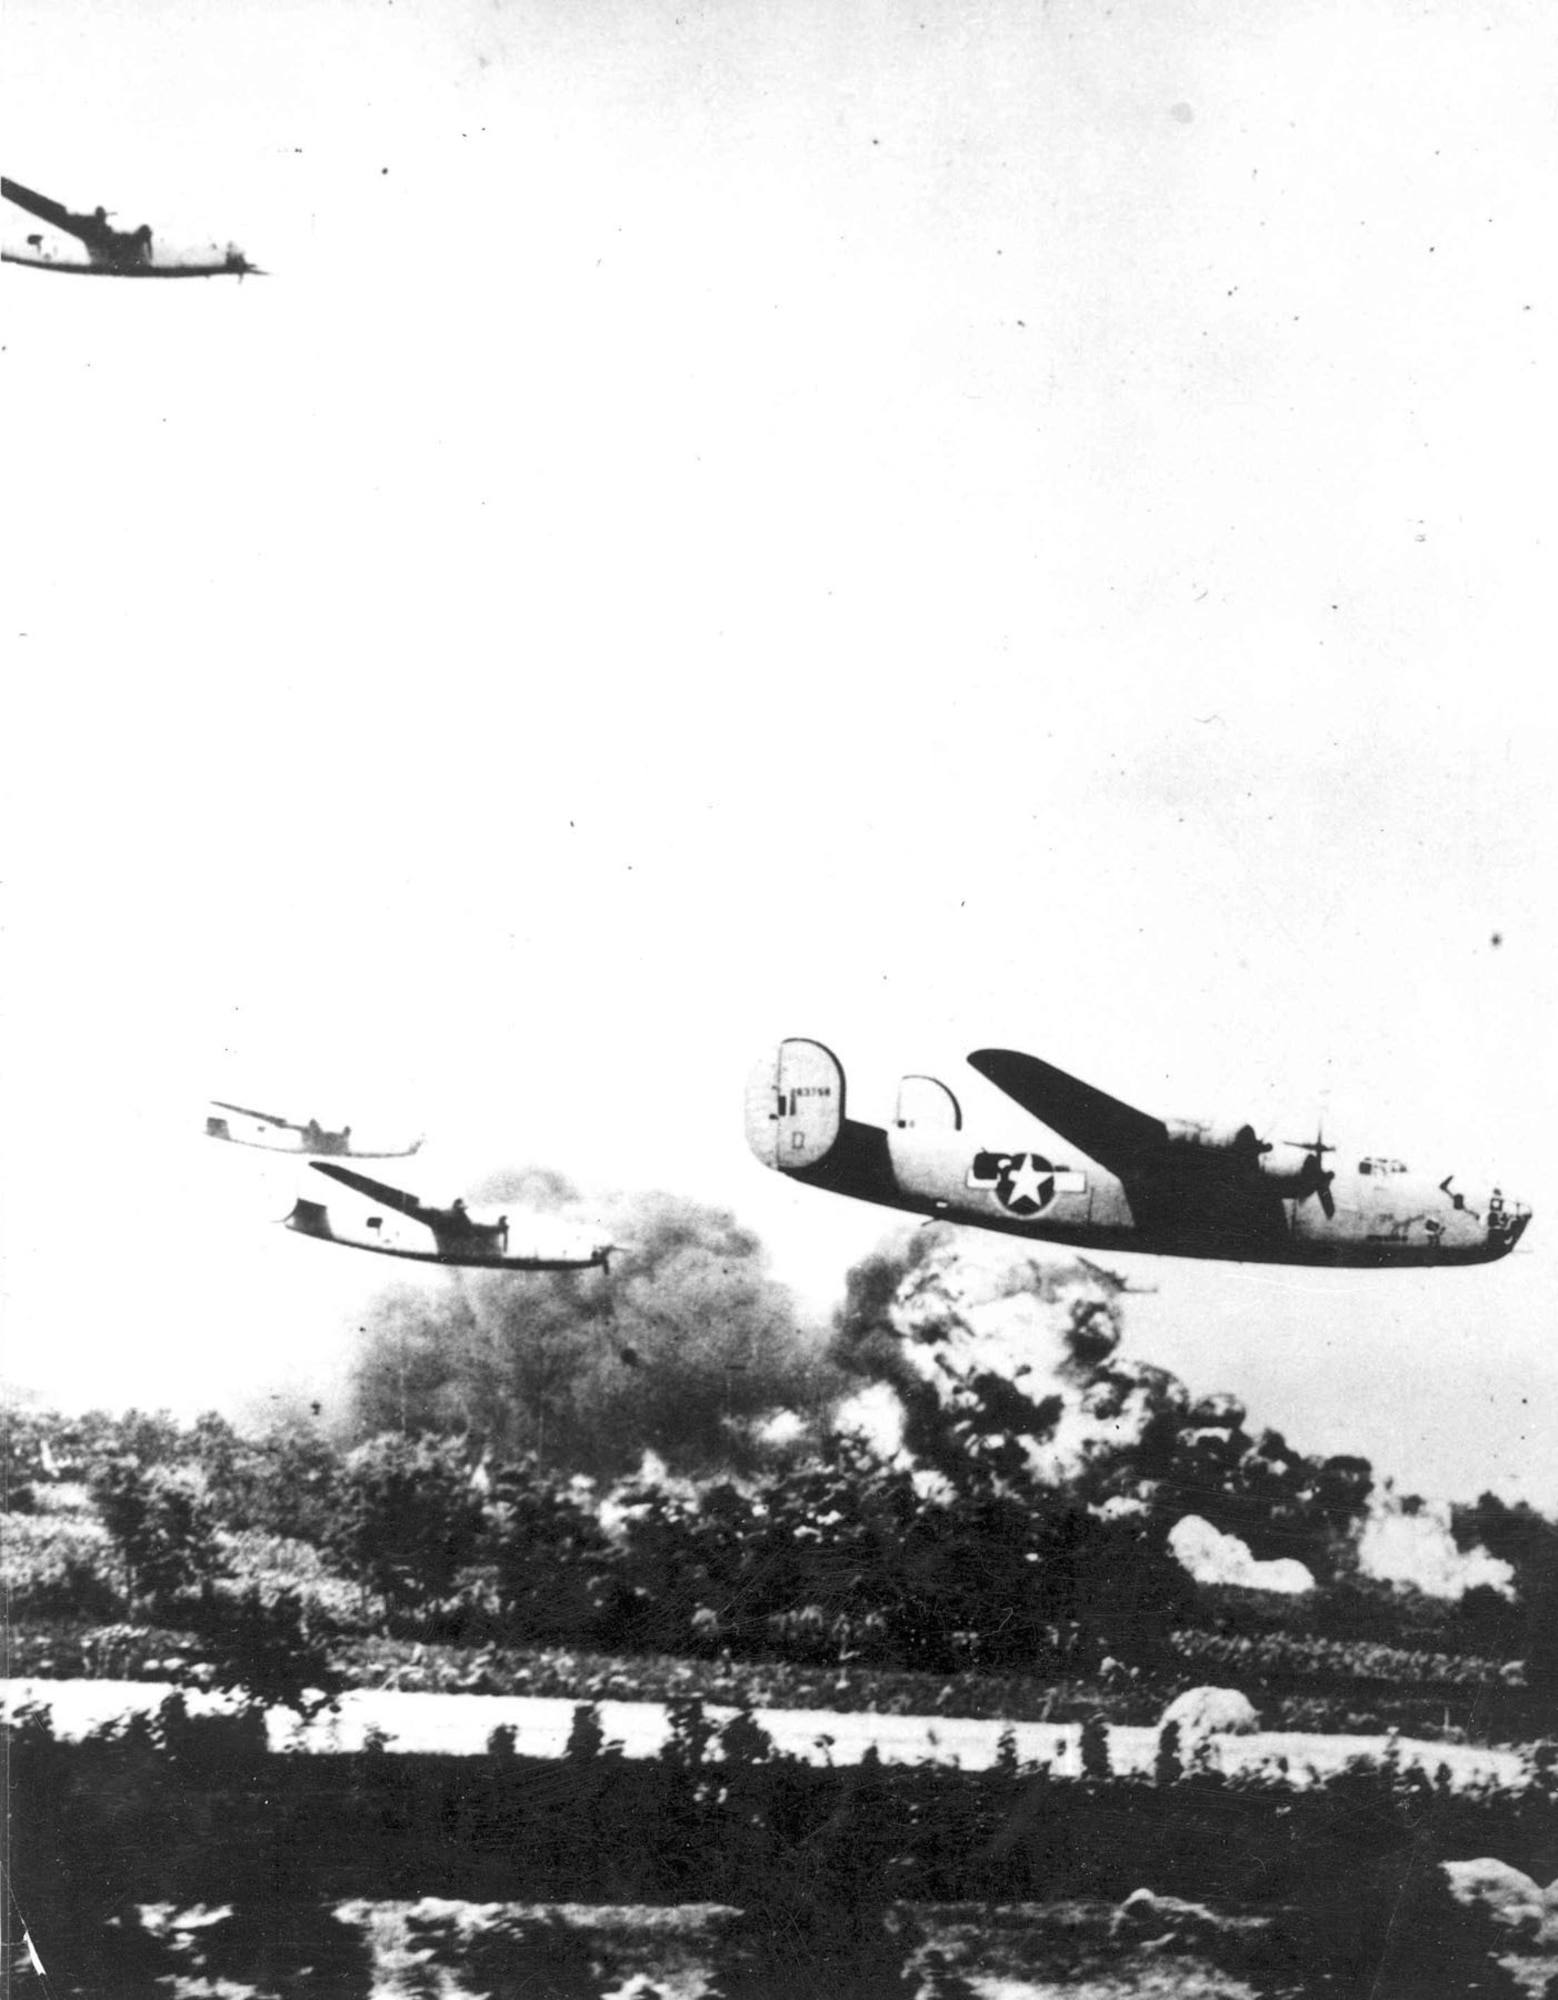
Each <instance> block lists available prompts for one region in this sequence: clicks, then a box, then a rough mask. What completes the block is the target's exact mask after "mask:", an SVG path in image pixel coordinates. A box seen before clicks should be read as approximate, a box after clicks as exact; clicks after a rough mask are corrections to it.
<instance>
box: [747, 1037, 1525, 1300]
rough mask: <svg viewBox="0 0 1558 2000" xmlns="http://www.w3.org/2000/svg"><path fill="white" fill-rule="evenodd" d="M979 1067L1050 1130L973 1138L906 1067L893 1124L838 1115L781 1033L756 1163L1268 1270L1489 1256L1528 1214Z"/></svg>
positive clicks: (760, 1118) (912, 1201)
mask: <svg viewBox="0 0 1558 2000" xmlns="http://www.w3.org/2000/svg"><path fill="white" fill-rule="evenodd" d="M969 1062H970V1063H971V1064H972V1065H973V1067H974V1068H975V1069H976V1070H978V1072H979V1073H980V1075H981V1076H984V1077H986V1078H988V1080H989V1081H990V1082H991V1083H993V1084H994V1085H995V1086H996V1088H997V1089H998V1090H1002V1091H1004V1092H1005V1093H1006V1095H1007V1096H1008V1097H1010V1098H1012V1099H1013V1100H1014V1101H1015V1102H1016V1103H1017V1104H1019V1105H1021V1107H1022V1109H1023V1110H1024V1111H1025V1112H1027V1113H1028V1114H1029V1116H1030V1117H1032V1118H1034V1119H1036V1120H1038V1122H1039V1123H1040V1124H1041V1125H1043V1126H1045V1127H1047V1129H1048V1130H1049V1131H1050V1132H1053V1133H1054V1134H1055V1135H1056V1136H1057V1138H1058V1140H1059V1141H1060V1144H1059V1145H1058V1146H1051V1145H1047V1144H1046V1145H1044V1146H1043V1147H1042V1149H1036V1148H1035V1146H1034V1144H1033V1143H1032V1142H1031V1141H1028V1142H1020V1143H1019V1144H1018V1145H1016V1146H992V1145H989V1144H986V1143H984V1142H983V1141H981V1143H979V1144H974V1143H973V1142H971V1141H970V1140H969V1139H968V1138H966V1137H965V1136H964V1134H963V1114H962V1109H961V1107H960V1106H959V1104H958V1101H957V1099H956V1098H955V1097H954V1096H953V1094H952V1092H951V1091H950V1090H948V1088H947V1087H946V1085H945V1084H944V1083H940V1082H938V1081H937V1080H936V1079H935V1078H934V1077H927V1076H910V1077H905V1078H904V1080H903V1082H902V1083H901V1085H900V1086H899V1095H898V1111H897V1116H896V1118H895V1119H894V1121H893V1125H892V1128H891V1129H890V1130H883V1129H882V1128H881V1127H880V1126H876V1125H863V1124H860V1123H858V1122H857V1121H856V1120H855V1119H853V1118H850V1117H847V1116H846V1115H845V1109H844V1072H843V1070H842V1068H841V1067H840V1065H839V1062H838V1058H837V1057H836V1056H835V1055H834V1054H833V1053H832V1051H831V1050H829V1049H826V1048H824V1047H823V1045H822V1043H821V1042H812V1041H804V1040H793V1041H786V1042H781V1043H780V1044H779V1047H778V1049H777V1050H776V1051H775V1053H774V1054H773V1055H772V1056H770V1057H769V1058H768V1059H767V1060H766V1061H765V1062H764V1063H762V1064H761V1065H760V1066H759V1067H758V1069H756V1070H755V1071H754V1072H753V1075H752V1078H751V1082H750V1084H749V1086H748V1090H747V1139H748V1142H749V1144H750V1145H751V1147H752V1150H753V1152H755V1153H756V1155H757V1157H758V1158H759V1159H760V1160H761V1161H762V1163H763V1165H764V1166H765V1167H773V1168H775V1169H777V1171H779V1172H780V1173H784V1174H788V1175H790V1176H791V1177H792V1178H793V1179H795V1180H799V1181H805V1182H807V1183H809V1184H810V1185H811V1186H813V1187H820V1188H825V1189H826V1190H828V1192H830V1193H832V1194H844V1195H852V1196H853V1197H854V1198H855V1199H856V1200H859V1201H874V1202H881V1203H882V1204H883V1205H884V1206H886V1207H888V1208H902V1209H907V1210H909V1211H910V1213H911V1214H915V1215H926V1216H933V1217H938V1218H941V1219H942V1220H945V1221H947V1222H961V1223H967V1224H971V1225H972V1226H973V1227H975V1228H979V1229H995V1230H1002V1231H1005V1232H1006V1233H1008V1234H1010V1235H1015V1236H1033V1237H1038V1238H1039V1239H1041V1240H1042V1241H1045V1242H1049V1243H1067V1244H1074V1245H1075V1246H1077V1247H1078V1248H1079V1249H1083V1250H1089V1249H1095V1250H1109V1251H1117V1250H1145V1251H1150V1252H1152V1253H1154V1254H1156V1255H1158V1256H1165V1257H1223V1258H1232V1259H1237V1260H1240V1261H1244V1262H1250V1263H1263V1264H1336V1265H1349V1266H1357V1267H1360V1268H1382V1267H1390V1266H1397V1265H1409V1264H1486V1263H1491V1262H1492V1261H1493V1260H1494V1259H1495V1258H1497V1257H1504V1256H1507V1255H1508V1253H1509V1252H1510V1251H1511V1250H1513V1249H1514V1247H1515V1245H1516V1244H1517V1243H1518V1242H1519V1240H1520V1237H1521V1235H1522V1233H1523V1232H1524V1230H1525V1227H1526V1225H1527V1223H1528V1222H1529V1221H1530V1219H1531V1212H1530V1210H1529V1209H1528V1208H1526V1207H1525V1206H1523V1205H1522V1204H1521V1203H1519V1202H1516V1201H1513V1200H1511V1199H1509V1198H1508V1197H1507V1196H1506V1195H1505V1194H1504V1193H1503V1191H1502V1190H1501V1189H1500V1188H1497V1187H1494V1188H1489V1189H1487V1190H1486V1191H1481V1192H1477V1191H1472V1190H1469V1189H1461V1188H1457V1186H1456V1183H1455V1176H1454V1175H1453V1174H1447V1175H1446V1176H1445V1177H1444V1178H1443V1179H1442V1180H1439V1181H1435V1180H1433V1179H1432V1178H1429V1177H1424V1176H1421V1175H1416V1174H1411V1173H1409V1172H1408V1171H1407V1169H1406V1167H1405V1166H1404V1165H1403V1164H1402V1163H1401V1161H1399V1160H1394V1159H1387V1158H1384V1157H1381V1156H1380V1155H1378V1154H1371V1155H1367V1156H1365V1157H1363V1158H1361V1159H1359V1160H1358V1161H1357V1163H1356V1165H1355V1166H1353V1167H1352V1168H1350V1169H1347V1168H1342V1167H1340V1166H1338V1167H1327V1166H1326V1164H1325V1160H1326V1156H1327V1155H1328V1154H1332V1155H1334V1153H1335V1151H1336V1149H1335V1147H1333V1146H1328V1145H1327V1144H1326V1143H1325V1141H1324V1140H1323V1139H1322V1138H1320V1137H1318V1136H1317V1137H1316V1138H1314V1139H1311V1140H1303V1141H1295V1142H1288V1141H1272V1140H1268V1139H1263V1138H1261V1137H1259V1136H1258V1135H1257V1134H1256V1132H1255V1130H1254V1128H1253V1127H1252V1126H1249V1125H1239V1126H1232V1125H1226V1126H1222V1125H1206V1124H1198V1123H1194V1122H1190V1121H1183V1120H1171V1119H1170V1120H1166V1119H1162V1118H1154V1117H1152V1116H1150V1115H1149V1114H1148V1113H1146V1112H1144V1111H1136V1110H1134V1109H1133V1108H1132V1107H1131V1106H1130V1105H1128V1104H1122V1103H1120V1101H1119V1100H1118V1099H1117V1098H1113V1097H1108V1096H1106V1095H1105V1094H1104V1092H1103V1091H1101V1090H1095V1089H1093V1088H1092V1086H1091V1085H1089V1084H1086V1083H1081V1082H1079V1081H1078V1080H1077V1079H1076V1078H1075V1077H1072V1076H1067V1075H1066V1074H1065V1072H1064V1071H1062V1070H1058V1069H1054V1068H1052V1067H1051V1065H1050V1064H1048V1063H1046V1062H1040V1061H1039V1059H1038V1058H1037V1057H1036V1056H1028V1055H1022V1054H1019V1053H1018V1052H1017V1051H1016V1050H1012V1049H979V1050H976V1051H975V1053H974V1054H973V1055H971V1056H970V1057H969Z"/></svg>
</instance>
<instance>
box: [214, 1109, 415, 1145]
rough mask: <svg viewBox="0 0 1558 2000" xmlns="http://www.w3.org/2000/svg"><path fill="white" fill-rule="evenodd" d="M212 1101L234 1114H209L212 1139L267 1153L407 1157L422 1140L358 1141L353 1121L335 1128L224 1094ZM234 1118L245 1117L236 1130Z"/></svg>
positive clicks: (313, 1119) (312, 1119)
mask: <svg viewBox="0 0 1558 2000" xmlns="http://www.w3.org/2000/svg"><path fill="white" fill-rule="evenodd" d="M211 1102H212V1103H213V1104H214V1105H215V1106H216V1108H217V1110H218V1111H226V1112H230V1113H231V1114H232V1116H231V1117H228V1118H218V1117H216V1116H215V1115H214V1114H212V1115H210V1116H208V1117H207V1119H206V1137H207V1138H208V1139H225V1140H227V1141H228V1143H229V1144H230V1145H234V1146H258V1147H259V1148H260V1149H261V1150H262V1151H263V1152H267V1153H308V1154H312V1153H321V1154H323V1155H324V1156H325V1157H326V1158H327V1159H342V1160H405V1159H409V1158H410V1156H411V1155H412V1154H413V1153H415V1152H417V1151H418V1150H419V1149H420V1147H421V1144H422V1141H421V1140H420V1139H413V1140H412V1142H411V1144H410V1145H409V1146H380V1145H375V1144H372V1143H365V1142H364V1141H363V1140H361V1139H359V1140H357V1141H355V1142H354V1141H353V1139H352V1128H351V1126H350V1125H343V1126H342V1128H341V1130H340V1131H339V1132H332V1131H331V1130H330V1129H329V1128H328V1126H324V1125H321V1124H320V1122H319V1120H318V1119H317V1118H310V1119H308V1120H306V1121H305V1122H304V1123H302V1124H299V1123H298V1122H297V1121H296V1120H295V1119H291V1118H282V1117H279V1116H278V1115H277V1114H276V1113H275V1112H274V1111H252V1110H250V1109H249V1107H248V1106H247V1105H244V1104H228V1103H226V1102H225V1101H224V1100H223V1099H222V1098H220V1097H213V1098H212V1099H211ZM234 1118H240V1119H242V1120H243V1121H244V1122H243V1123H242V1124H241V1125H239V1126H238V1127H237V1129H236V1130H235V1129H234V1126H233V1119H234Z"/></svg>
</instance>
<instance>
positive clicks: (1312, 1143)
mask: <svg viewBox="0 0 1558 2000" xmlns="http://www.w3.org/2000/svg"><path fill="white" fill-rule="evenodd" d="M1282 1143H1283V1144H1284V1145H1285V1146H1296V1147H1297V1148H1298V1150H1299V1151H1300V1152H1301V1153H1307V1154H1308V1155H1309V1161H1310V1172H1309V1176H1308V1179H1309V1186H1308V1187H1307V1188H1305V1190H1304V1193H1305V1194H1317V1195H1319V1197H1320V1206H1321V1207H1322V1208H1323V1209H1324V1210H1325V1215H1326V1220H1327V1221H1328V1222H1329V1221H1330V1219H1331V1217H1332V1216H1333V1215H1335V1213H1336V1199H1335V1197H1334V1196H1333V1195H1332V1193H1331V1183H1332V1181H1334V1180H1335V1179H1336V1176H1335V1174H1333V1173H1331V1172H1329V1171H1328V1170H1327V1169H1326V1168H1325V1167H1324V1166H1323V1165H1322V1164H1321V1162H1322V1161H1323V1160H1324V1158H1325V1156H1326V1154H1327V1153H1334V1152H1335V1151H1336V1148H1335V1147H1334V1146H1328V1145H1327V1144H1326V1143H1325V1135H1324V1134H1323V1133H1322V1132H1321V1131H1319V1130H1318V1129H1317V1130H1316V1132H1315V1136H1314V1137H1313V1138H1312V1139H1284V1140H1283V1142H1282ZM1302 1198H1303V1197H1302V1196H1300V1200H1302Z"/></svg>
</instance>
